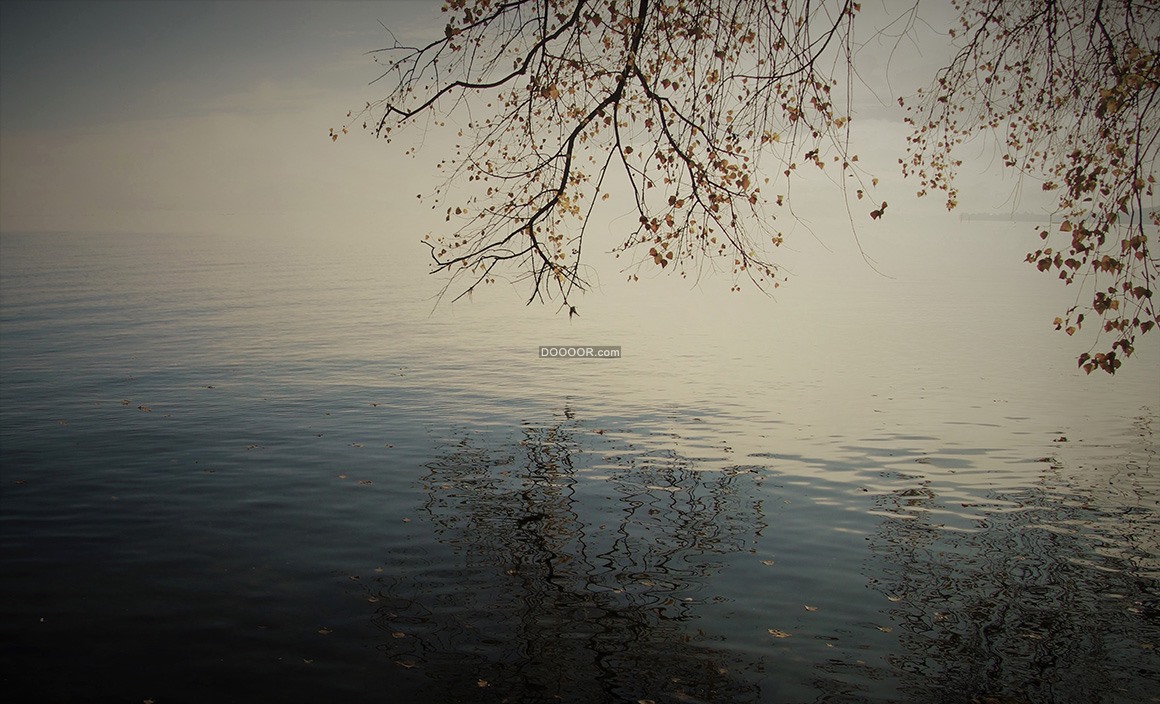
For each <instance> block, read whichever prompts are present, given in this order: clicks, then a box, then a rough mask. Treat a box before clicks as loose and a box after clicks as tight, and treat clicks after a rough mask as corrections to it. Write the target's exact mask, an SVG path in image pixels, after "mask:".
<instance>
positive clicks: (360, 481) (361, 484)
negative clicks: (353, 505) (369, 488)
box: [358, 479, 374, 486]
mask: <svg viewBox="0 0 1160 704" xmlns="http://www.w3.org/2000/svg"><path fill="white" fill-rule="evenodd" d="M367 484H374V482H372V481H371V480H370V479H360V480H358V485H359V486H366V485H367Z"/></svg>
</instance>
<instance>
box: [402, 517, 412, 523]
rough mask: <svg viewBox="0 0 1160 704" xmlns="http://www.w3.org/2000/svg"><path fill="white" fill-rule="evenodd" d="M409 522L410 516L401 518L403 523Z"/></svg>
mask: <svg viewBox="0 0 1160 704" xmlns="http://www.w3.org/2000/svg"><path fill="white" fill-rule="evenodd" d="M410 522H411V519H410V518H404V519H403V523H410Z"/></svg>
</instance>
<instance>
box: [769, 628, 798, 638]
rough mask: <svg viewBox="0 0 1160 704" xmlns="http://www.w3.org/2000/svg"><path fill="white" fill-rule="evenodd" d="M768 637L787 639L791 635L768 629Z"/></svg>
mask: <svg viewBox="0 0 1160 704" xmlns="http://www.w3.org/2000/svg"><path fill="white" fill-rule="evenodd" d="M769 635H771V636H773V637H774V638H789V637H790V636H791V635H793V634H792V633H786V632H785V631H779V630H777V629H776V628H771V629H769Z"/></svg>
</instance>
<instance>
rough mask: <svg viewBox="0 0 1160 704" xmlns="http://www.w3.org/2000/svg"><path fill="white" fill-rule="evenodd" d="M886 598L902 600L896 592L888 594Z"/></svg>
mask: <svg viewBox="0 0 1160 704" xmlns="http://www.w3.org/2000/svg"><path fill="white" fill-rule="evenodd" d="M886 598H887V599H888V600H890V601H902V597H900V596H898V595H897V594H888V595H887V596H886Z"/></svg>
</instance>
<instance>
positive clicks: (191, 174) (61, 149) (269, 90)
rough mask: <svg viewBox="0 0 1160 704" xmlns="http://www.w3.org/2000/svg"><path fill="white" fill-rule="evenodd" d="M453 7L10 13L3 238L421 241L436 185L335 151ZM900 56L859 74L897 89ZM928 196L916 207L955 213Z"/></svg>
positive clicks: (49, 7) (908, 67) (63, 6)
mask: <svg viewBox="0 0 1160 704" xmlns="http://www.w3.org/2000/svg"><path fill="white" fill-rule="evenodd" d="M440 4H441V3H440V1H439V0H411V1H406V2H404V1H400V0H395V1H387V2H382V1H380V2H351V1H344V2H285V1H282V2H261V1H258V0H247V1H244V2H212V1H208V0H198V1H196V2H179V1H166V0H148V1H141V2H109V1H91V0H90V1H84V2H65V1H63V0H61V1H57V0H41V1H39V2H12V1H10V0H2V2H0V12H2V21H0V31H2V37H0V52H2V53H0V71H2V74H0V78H2V81H0V231H6V232H14V231H25V232H27V231H82V232H109V231H112V232H121V231H132V232H177V233H184V232H237V233H245V232H258V233H271V232H289V231H296V232H319V231H324V230H326V229H327V228H330V229H340V230H344V231H372V230H377V231H382V232H403V231H406V233H407V235H406V236H407V238H408V239H409V240H411V241H414V240H417V239H418V236H421V235H416V234H415V229H422V228H424V227H427V226H429V223H430V219H429V218H428V216H427V214H426V213H425V212H424V209H423V208H422V207H421V206H419V205H418V204H417V202H416V200H415V195H416V194H417V192H418V191H419V190H426V189H425V188H420V186H423V184H424V183H429V184H433V183H434V180H433V178H434V174H428V173H427V172H425V171H424V170H423V169H422V168H421V167H422V165H423V163H424V162H423V161H422V160H419V161H410V160H407V159H404V158H403V157H401V156H400V155H399V154H398V150H396V149H392V147H390V146H388V145H386V144H384V143H383V142H381V141H375V140H374V139H372V138H371V137H370V136H369V135H368V134H353V133H352V135H351V136H349V137H347V138H344V139H340V140H339V141H338V142H337V143H332V142H331V141H330V140H329V139H328V137H327V131H328V129H329V128H330V127H338V126H340V125H341V123H342V121H343V119H344V118H345V114H346V111H347V110H349V109H351V108H357V107H358V106H361V105H362V104H364V102H365V101H367V100H372V99H374V98H375V97H378V96H379V95H380V94H381V89H377V88H376V87H374V86H368V83H369V82H370V81H371V80H372V79H373V78H375V77H376V76H377V75H378V74H377V72H376V66H375V64H374V63H373V61H372V59H371V57H369V56H367V55H366V52H367V51H369V50H372V49H375V48H378V47H380V46H383V45H384V44H385V43H386V42H387V39H386V37H387V35H386V32H385V30H384V29H383V28H382V26H381V25H380V22H381V23H383V24H386V25H388V26H390V27H391V29H392V30H393V31H394V32H395V34H396V35H399V36H400V37H402V38H404V39H406V38H408V37H412V38H414V37H415V36H416V35H417V34H419V35H422V34H427V35H428V36H432V35H433V36H438V34H439V33H440V32H441V28H442V26H443V22H444V20H443V19H441V17H440V12H439V6H440ZM909 4H910V3H896V5H897V6H899V7H905V6H907V5H909ZM883 5H884V6H891V5H892V3H891V2H885V3H883ZM867 9H868V10H869V9H871V6H870V4H867ZM878 10H879V11H880V10H881V7H879V8H878ZM920 33H921V34H922V35H923V36H927V37H931V36H935V34H934V32H933V30H927V29H925V28H920ZM935 51H936V52H937V46H936V47H935ZM883 56H884V55H882V54H881V53H879V54H878V55H874V54H873V53H872V52H868V53H867V54H866V55H865V56H863V57H861V58H860V59H859V61H860V63H859V68H860V70H862V71H863V73H865V74H866V75H867V77H868V78H869V79H871V80H881V79H882V78H884V77H885V76H886V75H887V72H886V69H885V63H884V60H883V58H882V57H883ZM914 67H915V65H914V61H913V55H912V56H911V58H906V57H903V58H902V59H901V60H897V61H896V62H895V63H894V65H893V66H892V67H891V69H890V72H889V75H890V77H891V78H892V80H893V82H894V83H896V84H906V83H908V82H910V79H911V76H912V75H914V74H913V73H912V71H913V69H914ZM883 97H884V98H885V103H884V104H885V105H887V106H889V105H892V104H893V100H891V96H890V95H889V93H888V92H885V91H884V96H883ZM897 118H898V116H894V118H892V119H894V121H895V124H893V125H891V124H889V123H887V122H882V123H881V124H880V125H877V126H875V123H870V124H869V127H870V128H871V129H870V130H869V136H868V138H867V139H866V142H867V143H866V144H865V145H864V149H863V151H864V152H865V151H868V152H875V151H876V150H877V151H879V152H881V156H882V158H883V163H884V164H885V167H884V169H885V170H886V171H888V172H889V173H884V174H882V175H883V176H884V178H889V179H893V178H895V177H896V175H897V174H896V171H897V166H896V164H895V163H894V160H895V159H896V158H897V156H898V154H899V151H898V150H899V149H900V145H901V138H902V136H903V133H904V130H903V129H902V128H901V126H900V124H898V119H897ZM862 124H863V125H867V123H866V122H865V121H863V123H862ZM905 191H907V192H913V187H911V186H910V185H909V184H907V185H906V186H905ZM805 197H808V195H807V196H805ZM830 197H832V196H830ZM927 201H928V202H927V203H926V204H922V205H915V206H914V207H919V208H920V209H926V210H929V209H932V208H933V209H937V208H938V206H939V204H938V203H937V202H936V199H927ZM964 203H965V204H966V205H967V206H968V207H969V204H970V201H969V198H964ZM900 205H901V204H900ZM899 210H901V208H900V209H899ZM895 212H898V210H896V211H895Z"/></svg>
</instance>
